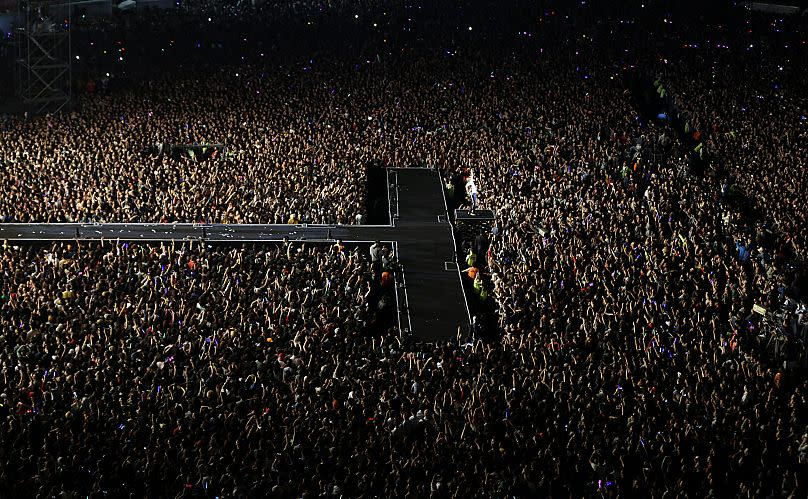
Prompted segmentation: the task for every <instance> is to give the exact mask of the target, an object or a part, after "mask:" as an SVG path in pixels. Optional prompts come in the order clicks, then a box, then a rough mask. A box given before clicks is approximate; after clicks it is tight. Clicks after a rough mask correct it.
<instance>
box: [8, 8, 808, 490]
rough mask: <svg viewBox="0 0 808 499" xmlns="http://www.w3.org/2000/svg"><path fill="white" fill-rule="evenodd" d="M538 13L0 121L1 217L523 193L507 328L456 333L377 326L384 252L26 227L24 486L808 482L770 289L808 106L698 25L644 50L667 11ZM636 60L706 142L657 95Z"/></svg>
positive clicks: (788, 340) (21, 335)
mask: <svg viewBox="0 0 808 499" xmlns="http://www.w3.org/2000/svg"><path fill="white" fill-rule="evenodd" d="M306 3H307V2H298V4H301V5H302V4H306ZM325 3H328V5H330V6H331V7H332V8H333V9H334V12H335V15H337V16H338V15H344V16H345V18H346V19H348V20H350V19H352V18H353V16H354V14H353V11H351V10H349V9H348V6H347V4H346V6H344V7H340V5H342V4H343V2H330V3H329V2H311V3H310V5H316V4H325ZM367 3H368V7H367V8H368V9H371V8H372V6H376V7H378V6H381V5H384V4H386V2H367ZM389 3H395V2H389ZM415 3H417V2H407V4H408V5H410V4H415ZM528 3H529V2H515V4H518V5H519V8H521V9H528V8H530V9H533V8H535V9H536V10H535V11H534V10H528V11H525V12H528V13H529V14H530V15H526V16H523V17H524V18H529V19H532V20H534V21H535V22H536V23H537V24H538V26H539V27H538V28H537V27H533V28H532V29H530V30H528V31H525V28H521V30H519V31H517V32H516V33H513V34H511V38H512V39H511V41H510V42H509V43H508V44H504V43H503V44H502V45H499V44H492V43H490V41H491V40H492V39H494V36H495V34H496V36H504V35H501V31H502V29H503V28H502V27H501V26H497V27H496V28H492V31H485V28H484V27H480V26H479V25H476V26H474V27H473V28H474V29H473V30H472V29H470V28H472V26H470V25H469V26H466V25H463V29H462V30H459V33H464V32H465V33H471V32H474V33H480V32H482V34H480V35H475V36H480V37H481V38H479V39H474V38H469V39H466V40H465V41H460V40H454V41H449V38H451V37H448V36H446V35H445V33H444V34H441V33H436V34H434V39H431V40H430V42H429V43H427V42H426V41H424V40H420V41H418V42H417V43H415V44H411V43H409V42H408V43H403V42H401V44H400V45H399V44H398V42H397V43H396V44H393V45H394V46H393V47H390V46H388V45H387V43H388V42H386V41H379V43H381V44H385V45H384V46H386V47H387V48H385V49H384V50H375V49H376V47H373V48H372V49H371V48H368V47H363V49H362V54H361V56H358V57H355V58H353V59H350V58H348V56H346V55H343V56H341V57H334V58H331V59H329V58H320V57H317V56H311V57H305V58H304V59H303V62H298V63H296V64H283V65H276V66H272V67H270V66H269V65H266V64H257V63H254V62H245V63H244V64H241V65H238V66H227V67H222V68H216V69H213V70H209V71H206V72H205V73H204V74H198V73H197V74H194V73H193V71H191V70H189V68H182V69H179V70H177V71H174V72H172V73H170V74H169V75H167V76H164V77H163V76H155V77H150V78H148V79H145V80H143V81H141V82H136V83H132V84H127V85H124V86H121V87H120V88H116V89H110V90H109V91H106V90H105V91H95V92H93V93H92V94H90V95H84V96H83V97H82V99H81V108H80V110H78V111H76V112H74V113H70V114H62V115H59V116H48V117H43V118H38V119H33V120H28V121H26V120H14V121H12V123H11V125H10V126H9V127H8V129H7V130H6V131H0V150H2V151H3V155H2V156H0V163H2V165H3V168H4V170H5V171H6V172H7V174H6V176H5V178H4V180H3V183H2V186H0V191H1V192H2V196H1V197H0V216H4V217H5V219H6V220H7V221H9V220H13V221H41V222H53V221H74V220H98V221H133V220H139V221H151V222H156V221H163V222H173V221H217V222H231V223H238V222H242V223H243V222H264V223H272V222H277V223H287V222H290V221H293V222H296V221H311V222H331V223H334V222H336V223H356V222H357V221H358V220H361V218H362V217H361V216H362V215H367V213H366V211H367V206H366V205H367V201H366V200H367V197H368V194H367V192H366V188H367V180H366V179H367V171H368V169H370V168H379V167H385V166H397V167H405V166H430V167H435V168H438V169H439V170H440V171H441V173H442V175H443V177H444V179H446V180H447V181H448V182H449V192H452V191H454V193H455V195H456V196H457V197H458V198H459V202H461V203H463V202H465V203H468V202H469V200H464V199H463V193H464V192H465V190H464V189H463V185H464V184H463V179H465V178H468V177H470V176H472V175H473V178H474V185H475V189H477V192H478V196H479V203H478V204H479V206H477V208H486V209H493V210H494V211H495V212H496V228H495V229H494V230H493V231H492V233H491V234H490V235H489V237H485V238H483V239H484V240H485V244H479V243H478V242H475V243H474V244H470V245H469V246H470V254H469V255H468V257H467V260H466V263H467V264H468V267H469V268H468V269H467V270H468V271H469V276H470V277H472V269H473V278H474V289H475V290H477V291H479V292H480V296H481V297H487V299H489V300H492V301H493V302H494V306H493V307H492V308H493V309H494V311H495V312H494V313H495V314H496V321H495V322H496V331H493V333H495V334H491V333H492V331H486V332H485V333H486V334H483V331H480V330H479V328H478V327H477V326H478V325H479V324H480V323H478V322H476V321H475V326H474V327H472V328H471V330H470V331H466V330H462V328H461V329H459V330H458V334H457V339H456V340H453V341H449V342H445V343H413V342H412V340H411V339H409V338H406V337H404V336H401V335H400V332H398V331H396V330H395V328H393V327H388V325H381V326H380V320H381V318H380V316H381V314H380V304H379V303H377V302H378V301H379V300H378V289H379V287H380V286H383V285H389V281H390V279H391V278H392V277H391V273H395V272H396V270H395V265H394V264H393V263H392V256H391V255H389V254H387V253H385V252H384V251H383V250H382V249H381V247H382V245H381V243H379V242H376V243H375V244H373V245H372V246H371V247H370V248H369V249H366V248H353V247H350V245H349V246H347V247H346V246H345V245H344V244H342V243H337V244H334V245H326V244H321V245H303V244H301V243H289V242H285V243H283V244H266V245H261V244H250V245H244V246H241V245H229V246H211V245H200V244H195V245H191V244H190V243H187V242H186V243H179V242H177V243H171V242H165V243H148V244H145V243H139V244H135V243H127V242H124V241H105V242H71V243H40V244H27V245H19V243H15V242H6V243H5V244H4V245H3V246H2V258H0V261H2V268H0V271H1V272H2V274H3V280H2V288H0V328H2V335H0V371H2V375H3V381H4V382H3V384H2V385H0V388H2V390H0V416H2V417H0V428H2V429H1V430H0V440H2V441H3V442H5V445H3V446H2V447H0V461H2V462H4V463H7V464H5V466H3V467H0V495H2V493H4V492H7V493H9V494H11V495H15V494H16V495H19V493H20V491H30V494H32V495H39V496H57V495H60V494H62V493H70V492H72V493H76V494H83V495H90V494H109V495H114V496H123V495H134V496H194V495H196V496H227V497H230V496H233V497H253V496H258V495H268V494H271V495H272V496H275V497H302V496H307V497H311V496H317V497H340V496H345V497H355V496H356V497H377V496H386V497H387V496H404V497H446V496H451V497H459V496H463V495H469V496H486V497H504V496H516V497H556V496H574V497H588V496H610V497H611V496H628V497H630V496H659V497H671V496H677V495H687V496H701V497H709V496H713V497H716V496H738V497H803V496H805V494H806V492H808V484H806V479H805V477H806V476H808V473H806V471H808V469H807V468H808V383H806V379H805V370H804V360H805V357H804V355H805V354H804V347H805V343H804V342H805V339H806V338H805V337H804V335H805V331H806V327H805V325H806V321H805V318H808V314H805V315H804V316H795V317H790V318H789V319H788V321H790V322H788V321H787V322H785V323H772V320H771V317H768V318H767V317H764V316H762V315H761V314H759V313H756V312H755V311H754V310H755V309H753V306H754V305H760V306H762V307H764V308H765V309H767V310H770V311H773V310H777V309H779V308H780V307H782V305H783V303H784V301H785V299H786V296H794V295H795V294H796V290H797V289H798V288H799V285H798V283H797V282H796V281H797V280H798V278H799V273H798V272H797V270H795V269H796V268H797V266H798V265H799V264H800V258H801V257H803V256H804V253H803V251H804V248H805V244H804V243H805V240H804V237H805V235H804V230H800V229H802V228H804V226H805V223H804V221H805V219H804V211H803V210H804V206H803V204H801V203H799V201H800V199H801V198H803V197H804V193H805V183H804V181H803V180H804V165H803V163H804V157H803V156H804V155H800V154H799V151H800V150H801V148H804V147H805V137H806V135H805V133H806V132H805V128H804V127H805V125H803V124H802V121H799V120H796V118H795V116H794V115H793V113H794V112H797V111H794V110H793V109H791V108H789V107H788V106H784V107H779V106H780V105H779V102H780V100H779V99H784V101H783V102H786V100H787V99H791V100H788V102H791V104H793V105H794V106H796V107H797V108H799V107H800V106H804V103H800V102H801V101H799V99H800V98H803V99H804V94H802V97H800V94H799V93H798V92H797V90H796V87H788V88H790V90H789V89H786V90H783V94H782V95H783V97H776V99H778V100H777V101H776V102H778V107H774V105H773V104H772V102H775V101H774V99H775V97H773V96H771V95H769V96H768V97H766V98H763V99H757V97H755V99H757V100H755V101H754V106H753V105H752V104H749V103H747V101H745V100H743V98H742V97H740V96H747V95H756V92H759V91H761V90H759V89H758V88H757V87H756V86H758V85H763V84H764V83H765V80H766V77H764V76H761V77H760V78H752V79H749V80H748V81H744V80H742V79H741V78H739V77H738V73H739V72H740V71H741V69H740V68H744V67H748V66H751V65H754V64H756V63H757V62H759V61H760V60H764V59H765V57H763V56H760V57H759V58H757V59H756V58H754V57H753V56H751V55H748V54H747V52H745V51H741V50H739V51H738V52H733V56H732V57H724V56H721V57H720V58H718V59H716V60H712V59H704V58H702V57H701V56H696V57H695V58H693V56H692V54H693V53H694V52H692V51H693V50H694V49H692V48H691V47H684V45H693V44H699V43H703V42H702V41H696V42H692V40H693V38H688V39H689V40H691V42H688V43H685V42H684V37H685V36H686V37H692V36H694V31H695V32H696V33H699V31H698V30H699V28H698V27H694V26H698V25H697V24H691V25H689V27H687V28H681V31H678V28H675V29H672V30H668V31H664V32H661V33H660V35H659V36H657V37H656V38H654V41H653V43H651V42H648V43H644V44H641V43H632V40H634V39H635V38H636V37H637V36H642V35H643V29H642V26H640V28H638V27H637V26H635V25H634V24H633V21H632V19H635V20H637V22H638V23H639V24H640V25H642V23H643V22H650V21H648V20H647V18H646V17H643V16H645V14H644V15H640V14H637V15H636V16H635V17H632V15H633V14H631V13H624V12H623V13H621V14H620V15H615V16H612V17H609V16H608V15H607V12H608V10H607V11H606V12H604V11H600V10H594V9H595V8H594V7H590V6H588V5H587V4H586V2H584V3H582V4H581V5H576V6H566V7H563V8H562V6H561V5H560V4H558V3H557V2H546V4H547V5H546V6H545V5H541V6H540V7H538V8H537V7H535V6H533V7H527V6H526V5H527V4H528ZM206 4H207V3H206V2H199V3H197V4H190V5H188V6H186V9H192V10H190V11H191V12H192V14H193V15H203V13H205V12H210V10H206V9H211V8H213V7H212V6H211V7H206ZM233 5H235V3H234V4H233ZM217 8H218V7H217ZM232 8H235V7H232ZM263 8H264V9H267V8H269V9H271V6H269V7H267V6H265V7H263ZM193 9H196V10H193ZM250 9H252V7H250ZM417 11H418V9H414V8H408V9H407V12H408V15H412V16H413V17H415V18H416V20H415V21H414V22H412V23H411V24H410V23H409V22H408V23H407V24H403V26H405V27H411V26H420V25H419V24H418V17H417ZM233 12H238V10H234V11H233ZM249 12H257V11H253V10H250V11H249ZM232 19H238V15H235V14H234V15H233V16H232ZM232 19H230V21H232ZM659 19H663V20H665V21H664V23H663V22H662V21H659V22H660V23H662V24H665V25H666V26H668V24H669V23H670V22H669V19H668V18H666V17H664V16H662V17H659ZM464 20H465V19H464ZM230 21H228V22H230ZM630 21H631V22H630ZM679 21H680V20H679V19H678V18H677V19H676V23H675V26H677V27H678V26H679ZM402 22H403V21H402ZM650 26H652V25H647V26H646V28H647V30H648V31H649V32H650V31H651V27H650ZM467 28H469V29H467ZM413 29H415V28H413ZM654 29H656V28H654ZM666 29H667V28H666ZM701 29H704V30H706V29H707V27H703V28H701ZM790 29H791V30H792V32H793V33H799V32H800V31H799V29H800V28H799V25H798V26H792V27H791V28H790ZM422 36H427V35H422ZM453 36H456V37H459V36H460V34H456V35H453ZM646 36H648V35H647V34H646ZM416 38H417V37H416ZM391 40H392V39H391ZM713 43H721V44H722V45H723V44H724V43H725V41H723V39H722V41H721V42H716V41H715V40H713ZM727 43H728V42H727ZM655 44H656V45H655ZM672 47H678V48H677V49H676V50H674V49H673V48H672ZM721 50H723V49H721ZM668 51H672V52H668ZM649 52H652V53H653V54H654V56H653V57H648V56H647V53H649ZM711 53H712V52H711ZM368 54H373V55H368ZM661 61H664V62H661ZM638 64H643V65H646V66H648V67H646V68H645V70H646V71H647V72H649V73H651V74H653V75H654V77H655V78H656V77H659V78H660V79H659V81H660V82H662V85H663V86H664V87H665V89H666V92H667V95H668V98H669V99H670V100H671V101H672V102H673V103H674V105H675V106H676V110H677V112H678V113H679V116H680V117H681V119H682V121H686V122H687V132H684V133H683V130H680V129H678V128H677V124H675V123H674V124H670V123H669V122H665V121H661V120H657V121H654V120H652V119H649V117H648V116H645V115H644V114H643V113H642V112H641V110H640V109H639V107H640V106H638V103H637V102H636V97H635V96H633V95H632V93H631V92H630V91H629V89H628V87H627V84H626V82H627V81H628V80H629V79H630V78H631V77H632V76H631V75H633V74H634V69H635V68H634V67H633V66H635V65H638ZM778 64H786V66H785V67H786V69H784V70H783V71H794V75H795V77H796V74H797V71H796V69H795V65H796V64H797V59H796V58H792V59H791V62H790V65H789V63H788V62H786V61H785V60H783V61H779V60H778ZM661 66H664V67H665V68H666V69H664V72H663V70H662V69H660V68H661ZM708 67H709V68H715V69H714V71H715V74H716V75H717V76H716V81H718V80H720V83H710V80H707V81H705V77H704V75H699V72H700V71H705V70H706V69H707V68H708ZM711 70H713V69H711ZM724 71H725V72H724ZM778 71H779V70H778ZM660 74H661V76H659V75H660ZM766 74H768V73H766ZM769 84H770V83H769ZM792 84H793V85H797V83H792ZM711 92H712V93H711ZM733 92H735V95H737V96H739V97H738V99H739V102H741V103H740V104H738V105H739V106H742V107H745V108H746V109H747V111H742V113H750V114H739V113H737V112H735V111H733V109H734V108H733V107H732V106H733V102H735V100H734V98H735V97H734V96H733V95H732V93H733ZM778 92H779V90H778ZM767 95H768V94H767ZM777 95H781V94H780V93H778V94H777ZM744 98H745V97H744ZM784 109H789V110H788V111H787V112H786V111H784ZM803 109H804V107H803ZM803 112H804V111H803ZM777 127H780V128H779V129H778V128H777ZM696 131H698V132H701V133H700V134H698V135H697V136H696V137H697V138H696V137H694V136H693V133H694V132H696ZM730 132H731V133H730ZM693 141H696V142H700V143H704V144H705V145H703V146H702V148H701V149H699V151H701V150H702V149H706V151H705V153H704V156H705V159H706V161H708V162H709V164H710V165H711V166H710V168H709V170H710V172H715V174H714V175H708V176H706V177H699V176H694V175H692V174H691V172H690V170H689V166H690V165H691V164H692V162H693V158H694V155H698V154H699V153H698V152H697V151H694V150H693V144H691V142H693ZM156 144H163V145H164V147H163V149H165V145H166V144H181V145H188V144H197V145H199V147H211V146H210V144H224V145H225V147H224V148H221V149H219V148H216V149H215V152H214V153H213V154H206V155H205V156H204V157H203V156H202V155H190V154H185V155H183V156H182V157H181V158H177V157H175V156H172V155H170V154H164V153H162V154H161V153H158V152H155V149H154V148H150V149H149V150H148V151H147V152H143V149H144V148H149V147H150V146H154V145H156ZM206 145H207V146H206ZM157 150H161V149H159V148H158V149H157ZM755 179H757V180H755ZM453 181H454V184H453V183H452V182H453ZM750 182H756V184H751V183H750ZM730 184H736V185H738V186H740V187H742V188H743V190H744V191H746V193H747V195H749V196H751V197H754V198H755V199H754V201H753V204H754V208H756V213H755V214H754V215H752V214H750V212H749V210H744V209H739V208H738V205H737V204H733V202H731V200H730V198H731V197H732V196H731V195H730V190H731V189H730V188H729V187H728V186H729V185H730ZM754 186H757V188H756V189H753V187H754ZM450 197H451V196H450ZM357 215H360V217H359V218H358V219H357ZM752 216H754V218H749V217H752ZM801 217H803V218H801ZM489 239H490V247H489V248H487V249H486V247H485V246H488V244H487V243H488V241H489ZM382 270H384V272H382ZM385 274H386V275H385ZM483 291H485V292H483ZM382 301H383V300H382ZM772 335H776V336H777V337H778V338H779V337H781V336H782V339H778V341H777V343H776V345H777V352H776V355H773V352H772V342H771V337H772ZM800 335H802V337H801V336H800ZM482 338H486V341H483V340H482ZM491 338H493V339H491ZM800 361H802V362H803V364H801V362H800Z"/></svg>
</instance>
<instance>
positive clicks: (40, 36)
mask: <svg viewBox="0 0 808 499" xmlns="http://www.w3.org/2000/svg"><path fill="white" fill-rule="evenodd" d="M72 4H73V2H70V1H64V0H62V1H46V0H19V1H18V2H17V22H18V25H17V27H16V29H15V32H14V38H15V40H16V44H17V64H16V66H17V93H18V95H19V97H20V100H21V102H22V104H23V105H24V106H25V108H26V110H27V111H28V112H29V113H31V114H34V115H35V114H43V113H54V112H58V111H61V110H63V109H67V108H69V106H70V104H71V100H72V93H73V92H72V90H73V89H72V53H71V45H70V32H71V29H72V27H73V26H72V19H71V14H72V8H71V6H72Z"/></svg>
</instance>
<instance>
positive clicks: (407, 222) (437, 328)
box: [0, 168, 469, 341]
mask: <svg viewBox="0 0 808 499" xmlns="http://www.w3.org/2000/svg"><path fill="white" fill-rule="evenodd" d="M390 173H391V174H389V175H388V178H389V179H391V180H392V181H393V182H395V190H396V192H397V196H396V197H395V199H394V201H393V202H394V203H396V206H395V207H391V211H392V212H393V213H397V214H398V216H397V217H395V218H394V225H237V224H232V225H226V224H212V225H198V224H69V223H63V224H0V240H9V241H14V240H27V241H52V240H75V239H79V240H99V239H101V238H104V239H122V240H130V241H131V240H140V241H171V240H202V239H204V240H206V241H211V242H234V243H235V242H250V241H255V242H262V241H281V240H283V239H284V238H289V239H290V240H296V241H310V242H325V241H333V240H336V239H341V240H342V241H344V242H368V241H375V240H379V241H392V242H394V243H395V245H396V246H397V254H398V258H399V261H400V262H401V263H402V265H403V269H404V272H403V278H402V281H403V284H404V287H403V288H399V290H398V292H399V293H402V294H404V297H403V298H404V299H403V300H400V301H399V303H403V307H402V310H400V316H401V318H402V319H401V325H402V328H406V329H410V330H411V332H412V333H413V334H414V335H415V337H416V339H419V340H423V341H439V340H447V339H453V338H455V336H456V334H457V328H458V326H461V327H463V329H466V328H467V327H468V325H469V314H468V307H467V305H466V301H465V296H464V295H463V290H462V287H461V281H460V274H459V272H458V270H457V267H456V265H450V266H449V267H450V268H452V267H454V268H453V269H452V270H451V271H447V270H445V269H446V268H447V267H446V265H445V264H446V262H452V263H453V264H456V263H457V259H456V257H455V250H454V248H455V246H454V239H453V236H452V227H451V225H450V223H449V222H448V220H447V213H446V204H445V200H444V197H443V190H442V189H443V187H442V183H441V181H440V176H439V175H438V173H437V171H435V170H428V169H422V168H400V169H391V170H390Z"/></svg>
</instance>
